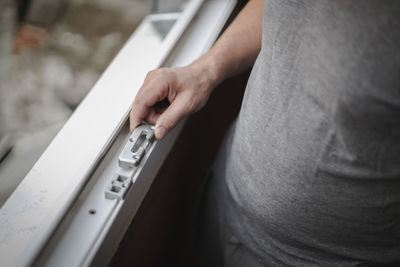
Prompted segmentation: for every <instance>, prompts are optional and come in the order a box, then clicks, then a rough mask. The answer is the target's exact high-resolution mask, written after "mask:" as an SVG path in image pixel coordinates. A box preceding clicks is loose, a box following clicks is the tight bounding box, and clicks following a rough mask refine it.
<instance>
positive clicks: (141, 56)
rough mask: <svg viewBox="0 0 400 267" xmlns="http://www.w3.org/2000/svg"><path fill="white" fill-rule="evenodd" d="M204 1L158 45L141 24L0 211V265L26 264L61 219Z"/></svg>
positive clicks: (192, 5) (195, 0) (193, 1)
mask: <svg viewBox="0 0 400 267" xmlns="http://www.w3.org/2000/svg"><path fill="white" fill-rule="evenodd" d="M202 2H203V1H202V0H191V1H190V2H189V3H188V6H187V7H186V9H185V11H184V12H183V13H182V15H181V17H180V19H179V21H177V22H176V23H175V25H174V26H173V28H172V30H171V32H170V34H169V35H168V36H167V37H166V38H165V39H164V40H163V42H162V43H161V44H160V45H159V46H150V45H149V44H148V43H147V42H146V43H144V42H142V41H141V38H139V37H140V34H141V33H142V29H143V28H144V26H143V25H146V23H148V22H147V21H146V19H145V20H144V22H143V24H142V25H141V26H139V27H138V29H137V30H136V31H135V34H134V35H133V37H132V38H131V39H130V40H129V41H128V42H127V44H126V45H125V46H124V48H123V49H122V50H121V52H120V53H119V54H118V55H117V57H116V58H115V59H114V61H113V62H112V63H111V64H110V66H109V68H108V69H107V70H106V71H105V72H104V74H103V76H102V77H101V78H100V79H99V80H98V82H97V83H96V85H95V86H94V88H93V89H92V90H91V92H90V93H89V94H88V95H87V97H86V98H85V99H84V101H83V102H82V103H81V104H80V105H79V107H78V108H77V110H76V111H75V112H74V114H73V115H72V116H71V118H70V119H69V120H68V122H67V123H66V124H65V126H64V127H63V128H62V129H61V131H60V132H59V133H58V135H57V136H56V138H55V139H54V140H53V141H52V143H51V144H50V145H49V147H48V148H47V149H46V151H45V152H44V153H43V155H42V156H41V157H40V159H39V160H38V162H37V163H36V164H35V165H34V167H33V168H32V170H31V171H30V172H29V173H28V175H27V176H26V177H25V179H24V180H23V181H22V182H21V183H20V185H19V186H18V187H17V189H16V190H15V192H14V193H13V194H12V195H11V197H10V198H9V199H8V200H7V201H6V203H5V204H4V205H3V207H2V208H1V210H0V229H1V230H0V259H1V265H2V266H29V265H30V264H31V263H32V261H33V259H34V258H35V257H36V255H37V254H38V253H39V251H40V250H41V248H42V247H43V246H44V244H45V243H46V241H47V239H48V238H49V236H50V235H51V233H52V232H53V231H54V229H55V228H56V226H57V225H58V223H59V222H60V221H61V219H62V217H63V216H64V214H65V212H66V211H67V209H68V208H69V207H70V205H71V204H72V202H73V201H74V199H75V198H76V197H77V195H78V193H79V192H80V190H81V189H82V187H83V185H84V184H85V182H86V181H87V179H88V178H89V177H90V175H91V173H92V171H93V170H94V169H95V167H96V164H97V162H98V160H99V159H100V158H101V156H102V155H103V154H104V153H105V152H106V150H107V148H108V146H109V144H110V143H111V141H112V139H113V138H114V137H115V136H116V134H117V132H118V131H119V129H120V128H121V126H122V124H123V123H124V121H125V120H126V118H127V115H128V113H129V109H130V106H131V103H132V100H133V99H134V97H135V95H136V93H137V91H138V89H139V88H140V85H141V84H142V82H143V80H144V77H145V75H146V73H147V72H148V71H149V70H151V69H154V68H157V67H159V66H160V65H161V64H162V62H164V61H165V58H166V56H167V55H168V54H169V51H171V49H172V48H173V46H174V44H175V43H176V41H177V40H178V38H179V36H180V35H181V34H182V33H183V31H184V29H185V28H186V26H187V25H188V23H189V22H190V21H191V19H192V17H193V16H194V14H195V13H196V11H197V10H198V8H199V6H200V5H201V3H202Z"/></svg>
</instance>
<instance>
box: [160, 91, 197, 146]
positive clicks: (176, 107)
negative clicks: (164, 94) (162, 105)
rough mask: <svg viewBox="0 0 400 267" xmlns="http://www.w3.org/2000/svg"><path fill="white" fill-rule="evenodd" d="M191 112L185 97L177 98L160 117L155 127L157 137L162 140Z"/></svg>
mask: <svg viewBox="0 0 400 267" xmlns="http://www.w3.org/2000/svg"><path fill="white" fill-rule="evenodd" d="M189 112H190V110H189V105H188V101H186V100H185V98H184V97H179V96H178V97H176V98H175V100H174V101H173V102H172V103H171V105H170V106H169V107H168V108H167V109H166V110H165V111H164V112H163V113H162V114H161V115H160V117H159V118H158V120H157V123H156V127H155V136H156V138H157V139H162V138H164V136H165V135H166V134H167V133H168V132H169V131H170V130H171V129H172V128H173V127H174V126H175V125H176V124H177V123H178V122H179V120H180V119H181V118H183V117H184V116H186V115H188V114H189Z"/></svg>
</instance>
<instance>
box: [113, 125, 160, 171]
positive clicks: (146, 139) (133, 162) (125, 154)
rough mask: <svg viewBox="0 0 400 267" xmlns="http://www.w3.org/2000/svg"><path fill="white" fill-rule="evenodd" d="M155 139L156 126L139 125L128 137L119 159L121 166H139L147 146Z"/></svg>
mask: <svg viewBox="0 0 400 267" xmlns="http://www.w3.org/2000/svg"><path fill="white" fill-rule="evenodd" d="M153 140H154V126H153V125H149V124H142V125H140V126H138V127H137V128H136V129H135V130H134V131H133V133H132V135H131V136H130V137H129V139H128V143H127V144H126V145H125V147H124V149H123V150H122V152H121V154H120V155H119V158H118V161H119V166H120V167H121V168H134V167H137V166H138V165H139V163H140V161H141V160H142V158H143V156H144V153H145V152H146V150H147V148H148V147H149V146H150V144H151V143H152V142H153Z"/></svg>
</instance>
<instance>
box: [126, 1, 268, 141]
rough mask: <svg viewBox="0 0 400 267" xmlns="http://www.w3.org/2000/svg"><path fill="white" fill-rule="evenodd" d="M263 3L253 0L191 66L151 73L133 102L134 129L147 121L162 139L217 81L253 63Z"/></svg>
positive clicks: (201, 101) (201, 102) (198, 105)
mask: <svg viewBox="0 0 400 267" xmlns="http://www.w3.org/2000/svg"><path fill="white" fill-rule="evenodd" d="M262 4H263V0H250V1H249V3H248V4H247V5H246V6H245V7H244V8H243V10H242V11H241V12H240V14H239V15H238V16H237V17H236V19H235V20H234V21H233V23H232V24H231V25H230V26H229V27H228V29H227V30H226V31H225V32H224V34H223V35H222V36H221V37H220V38H219V39H218V41H217V42H216V43H215V45H214V46H213V48H212V49H211V50H210V51H209V52H208V53H207V54H205V55H204V56H202V57H200V58H199V59H198V60H196V61H195V62H193V63H192V64H190V65H189V66H186V67H183V68H164V69H158V70H154V71H151V72H149V74H148V75H147V77H146V79H145V81H144V83H143V85H142V87H141V88H140V90H139V92H138V94H137V96H136V98H135V100H134V102H133V106H132V111H131V114H130V129H131V131H132V130H133V129H134V128H135V127H136V126H138V125H139V124H140V123H141V121H142V120H146V121H148V122H149V123H152V124H155V125H156V130H155V135H156V137H157V138H158V139H161V138H163V137H164V136H165V134H166V133H168V132H169V131H170V130H171V129H172V128H173V127H174V126H175V125H176V124H177V123H178V121H179V120H180V119H181V118H182V117H184V116H186V115H188V114H191V113H193V112H196V111H198V110H200V109H201V108H202V107H203V106H204V105H205V103H206V102H207V100H208V97H209V96H210V94H211V92H212V90H213V89H214V87H215V86H216V85H217V84H218V83H220V82H221V81H222V80H224V79H226V78H228V77H229V76H232V75H234V74H236V73H239V72H241V71H243V70H245V69H247V68H248V67H250V66H251V65H252V64H254V61H255V59H256V57H257V55H258V53H259V51H260V49H261V25H262ZM164 100H168V101H169V103H170V105H169V106H168V107H167V108H166V109H161V110H160V109H159V108H157V105H156V104H157V103H159V102H162V101H164Z"/></svg>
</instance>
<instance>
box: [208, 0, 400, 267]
mask: <svg viewBox="0 0 400 267" xmlns="http://www.w3.org/2000/svg"><path fill="white" fill-rule="evenodd" d="M249 30H251V29H249ZM221 151H222V152H221V153H220V157H219V166H223V167H220V168H217V170H216V175H217V177H218V178H222V179H220V180H221V183H220V187H221V188H220V193H221V194H225V197H224V199H223V200H221V201H222V202H221V205H223V207H224V210H225V212H226V215H225V216H227V220H228V221H229V223H230V226H231V227H232V229H233V231H234V233H235V234H236V235H237V237H238V239H239V240H240V241H241V242H242V243H243V244H244V245H245V246H247V247H248V248H249V249H250V250H251V251H252V252H253V253H254V254H255V255H257V257H259V259H260V260H261V261H263V262H264V263H266V264H268V266H270V265H273V266H281V265H290V266H355V265H357V264H362V263H396V262H397V263H399V264H400V2H399V1H378V0H363V1H341V0H335V1H332V0H315V1H311V0H310V1H294V0H265V4H264V12H263V38H262V50H261V52H260V54H259V56H258V59H257V61H256V63H255V66H254V68H253V71H252V74H251V76H250V79H249V82H248V85H247V89H246V93H245V97H244V100H243V105H242V109H241V111H240V114H239V117H238V119H237V121H236V123H235V124H234V125H233V127H232V129H231V131H230V133H229V134H228V136H227V140H226V145H225V146H224V147H223V148H222V150H221ZM221 163H222V164H221ZM362 266H364V265H362ZM366 266H374V265H366ZM399 266H400V265H399Z"/></svg>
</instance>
